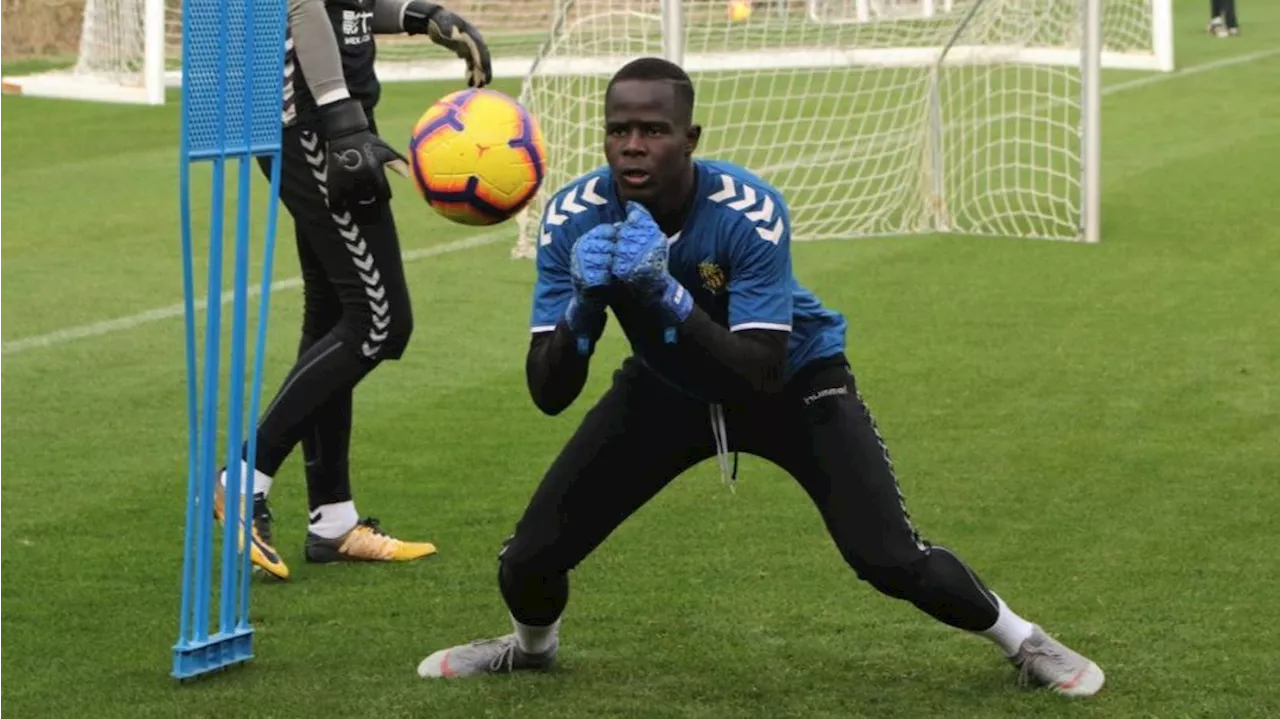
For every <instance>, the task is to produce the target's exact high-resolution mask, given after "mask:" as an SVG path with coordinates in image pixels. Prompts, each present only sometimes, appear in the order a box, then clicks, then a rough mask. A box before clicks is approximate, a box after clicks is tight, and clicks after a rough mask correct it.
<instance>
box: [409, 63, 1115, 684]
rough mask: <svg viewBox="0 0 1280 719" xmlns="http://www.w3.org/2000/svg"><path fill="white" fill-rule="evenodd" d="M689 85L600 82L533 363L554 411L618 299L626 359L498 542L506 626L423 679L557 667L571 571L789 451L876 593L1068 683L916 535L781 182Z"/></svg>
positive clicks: (667, 78)
mask: <svg viewBox="0 0 1280 719" xmlns="http://www.w3.org/2000/svg"><path fill="white" fill-rule="evenodd" d="M693 95H694V93H693V87H692V85H691V83H690V81H689V78H688V77H687V76H686V75H685V73H684V72H683V71H682V70H681V69H680V68H679V67H677V66H675V65H673V64H671V63H669V62H667V61H665V60H659V59H654V58H642V59H639V60H636V61H633V62H632V63H630V64H628V65H626V66H625V67H623V68H622V69H621V70H619V71H618V73H617V74H616V75H615V76H614V77H613V79H612V80H611V81H610V83H609V86H608V89H607V90H606V92H605V128H604V129H605V141H604V147H605V155H606V157H607V160H608V166H607V167H605V168H601V169H599V170H596V171H594V172H592V173H590V174H588V175H586V176H584V177H582V178H580V179H578V180H576V181H574V182H573V183H571V184H570V185H569V186H567V187H566V188H564V189H563V190H561V192H560V193H558V194H557V195H556V196H555V197H554V198H553V199H552V200H551V202H550V203H549V204H548V206H547V209H546V212H545V215H544V220H543V226H542V234H541V240H540V242H539V247H538V259H537V271H538V278H537V282H536V286H535V288H534V297H533V312H532V332H533V336H532V340H531V345H530V348H529V352H528V358H527V376H528V383H529V389H530V392H531V393H532V395H533V399H534V402H535V403H536V404H537V406H538V407H539V408H540V409H541V410H542V411H543V412H545V413H547V414H556V413H558V412H560V411H562V410H564V409H565V408H566V407H567V406H569V404H570V403H572V402H573V401H574V399H575V398H576V397H577V395H578V393H579V392H580V391H581V390H582V387H583V384H584V382H585V380H586V378H587V370H588V362H589V360H590V355H591V352H592V347H593V346H594V342H595V341H596V340H597V339H598V338H599V337H600V335H601V332H602V331H603V329H604V327H605V322H606V319H605V317H606V315H605V309H606V307H607V308H609V309H611V310H612V311H613V315H614V317H615V318H616V319H617V321H618V323H619V325H621V327H622V330H623V332H625V334H626V336H627V339H628V340H629V341H630V343H631V347H632V349H633V351H634V356H632V357H630V358H628V359H627V360H625V361H624V362H623V363H622V366H621V368H619V369H618V370H617V371H616V372H615V373H614V375H613V384H612V387H611V388H610V389H609V390H608V391H607V392H606V393H605V394H604V396H603V397H602V398H601V399H600V400H599V402H597V403H596V405H595V407H594V408H592V409H591V410H590V411H589V412H588V413H587V415H586V416H585V418H584V419H583V422H582V424H581V426H579V428H578V430H577V431H576V433H575V434H574V435H573V437H572V438H571V439H570V440H569V442H568V444H567V445H566V446H565V447H564V449H563V450H562V451H561V453H560V456H559V457H558V458H557V459H556V460H555V461H554V462H553V463H552V464H551V467H550V468H549V469H548V470H547V472H546V474H545V475H544V477H543V478H542V482H541V484H540V486H539V487H538V488H537V490H536V491H535V492H534V493H533V497H532V499H531V501H530V502H529V504H528V506H527V508H526V509H525V511H524V515H523V516H522V517H521V519H520V520H519V523H518V524H517V526H516V529H515V534H514V535H513V536H512V537H511V538H509V539H508V540H507V541H506V543H505V544H504V546H503V548H502V551H501V552H500V554H499V571H498V583H499V586H500V588H501V593H502V596H503V598H504V599H505V601H506V605H507V608H508V610H509V612H510V614H511V617H512V619H513V623H514V629H515V631H514V633H512V634H508V635H506V636H502V637H499V638H497V639H488V640H482V641H477V642H472V643H470V644H463V645H459V646H455V647H452V648H448V649H442V650H439V651H436V652H434V653H433V654H431V655H430V656H428V657H426V658H425V659H423V660H422V662H421V663H420V664H419V666H418V673H419V674H420V675H421V676H423V677H460V676H469V675H478V674H488V673H505V672H510V671H512V670H519V669H545V668H547V667H549V666H550V665H551V664H552V662H553V660H554V658H555V656H556V653H557V650H558V648H559V640H558V631H559V625H560V617H561V614H562V613H563V611H564V608H565V605H566V602H567V599H568V594H569V572H570V571H571V570H572V569H573V568H574V567H575V566H577V565H578V563H579V562H581V561H582V560H583V559H585V558H586V557H587V555H589V554H590V553H591V551H592V550H594V549H595V548H596V547H597V546H599V545H600V544H601V542H603V541H604V540H605V538H606V537H608V536H609V534H610V533H611V532H612V531H613V530H614V529H615V528H617V527H618V525H619V524H621V523H622V522H623V521H625V520H626V518H627V517H628V516H630V515H631V514H632V513H634V512H635V511H636V510H638V509H639V508H640V507H641V506H642V505H644V504H645V503H646V502H647V501H648V500H649V499H651V498H652V497H653V496H654V495H656V494H657V493H658V492H659V491H660V490H662V488H663V487H664V486H666V484H667V483H668V482H670V481H671V480H672V479H674V478H675V477H676V476H678V475H679V474H681V473H682V472H683V471H684V470H686V469H688V468H689V467H691V466H693V465H695V464H697V463H698V462H701V461H702V460H704V459H707V458H710V457H712V456H715V457H717V459H718V460H719V462H720V467H721V471H722V472H723V473H725V474H729V472H730V470H729V467H728V464H729V458H728V453H729V452H730V451H734V452H736V451H743V452H749V453H751V454H755V455H758V456H761V457H764V458H766V459H768V460H770V461H772V462H774V463H776V464H777V465H779V466H781V467H782V468H784V469H786V470H787V471H788V472H789V473H790V474H791V475H792V476H793V477H794V478H795V479H796V480H797V481H798V482H799V483H800V485H801V486H802V487H803V488H804V489H805V491H806V492H807V493H808V495H809V497H810V498H811V499H812V501H813V502H814V504H816V505H817V508H818V510H819V512H820V514H821V516H822V518H823V520H824V522H825V524H826V527H827V530H828V531H829V532H830V534H831V537H832V539H833V540H834V542H835V544H836V546H837V547H838V548H839V550H840V552H841V554H842V555H843V557H844V559H845V560H846V562H848V564H849V566H850V567H851V568H852V569H853V571H854V572H856V574H857V576H858V577H859V578H860V579H862V580H863V581H866V582H867V583H869V584H870V585H871V586H872V587H874V588H876V589H877V590H879V591H880V592H882V593H883V594H886V595H888V596H890V597H895V598H898V599H904V600H907V601H909V602H911V603H912V604H914V605H915V606H916V607H918V608H919V609H921V610H922V611H924V612H925V613H927V614H929V615H930V616H932V617H934V618H935V619H937V620H938V621H941V622H944V623H946V624H948V625H950V626H952V627H956V628H958V629H961V630H965V631H968V632H972V633H974V634H977V635H980V636H983V637H986V638H987V639H989V640H991V641H992V642H994V643H995V644H996V645H997V646H998V647H999V649H1000V650H1002V652H1003V654H1004V655H1005V656H1007V657H1008V658H1009V659H1010V660H1011V661H1012V662H1013V664H1014V665H1015V666H1017V667H1018V668H1020V670H1021V676H1022V677H1023V678H1024V679H1025V680H1029V681H1033V682H1035V683H1037V684H1042V685H1047V686H1049V687H1052V688H1053V689H1054V690H1055V691H1058V692H1061V693H1063V694H1069V695H1090V694H1093V693H1094V692H1097V691H1098V689H1099V688H1100V687H1101V686H1102V683H1103V673H1102V671H1101V670H1100V669H1099V668H1098V666H1097V665H1096V664H1094V663H1093V662H1091V661H1090V660H1088V659H1086V658H1085V657H1083V656H1081V655H1080V654H1078V653H1076V652H1074V651H1072V650H1071V649H1069V648H1067V647H1066V646H1064V645H1063V644H1062V643H1060V642H1059V641H1057V640H1055V639H1053V638H1052V637H1050V636H1049V635H1047V634H1046V633H1045V632H1044V631H1042V630H1041V629H1040V628H1039V627H1038V626H1036V625H1034V624H1032V623H1030V622H1028V621H1027V620H1025V619H1023V618H1021V617H1019V616H1018V615H1017V614H1015V613H1014V612H1013V611H1012V610H1010V609H1009V607H1008V606H1007V605H1006V604H1005V603H1004V602H1003V601H1002V600H1001V598H1000V597H998V596H997V595H996V594H995V593H993V592H992V591H991V590H989V589H987V588H986V587H985V586H984V585H983V584H982V582H981V581H980V580H979V579H978V578H977V575H976V574H975V573H974V572H973V570H971V569H969V568H968V567H967V566H966V565H965V564H964V563H963V562H962V561H961V560H960V559H959V557H957V556H956V555H955V554H954V553H952V552H951V551H950V550H948V549H945V548H943V547H940V546H936V545H931V544H930V543H928V542H926V541H924V540H922V539H921V538H920V536H919V535H918V534H917V532H916V529H915V528H914V527H913V526H912V524H911V521H910V519H909V518H908V516H907V511H906V508H905V507H904V505H903V501H902V497H901V494H900V492H899V489H898V483H897V480H896V478H895V476H894V470H893V465H892V464H891V463H890V460H889V456H888V453H887V451H886V450H885V446H884V443H883V441H882V440H881V438H880V435H879V433H878V431H877V429H876V425H875V423H874V421H873V420H872V418H871V415H870V413H869V411H868V410H867V407H866V405H865V404H864V403H863V401H862V398H861V397H860V396H859V394H858V389H857V386H856V383H855V381H854V377H853V375H852V374H851V372H850V370H849V366H848V362H847V360H846V358H845V355H844V341H845V320H844V318H843V316H842V315H840V314H839V313H837V312H834V311H832V310H830V309H827V308H826V307H824V306H823V305H822V303H821V302H819V300H818V299H817V298H816V297H815V296H814V295H813V294H811V293H810V292H809V291H808V290H806V289H804V288H803V287H801V286H800V285H799V284H798V283H797V281H796V280H795V278H794V277H793V275H792V269H791V253H790V250H791V248H790V236H789V232H790V218H789V214H788V209H787V206H786V202H785V201H784V200H783V197H782V195H781V194H780V193H778V191H777V190H775V189H773V188H772V187H770V186H769V185H768V184H766V183H765V182H764V181H762V180H761V179H760V178H758V177H756V176H755V175H753V174H751V173H749V172H747V171H746V170H744V169H742V168H740V167H738V166H736V165H732V164H729V163H725V162H712V161H706V160H693V159H692V154H693V152H694V150H695V149H696V148H697V144H698V139H699V136H700V133H701V128H700V127H698V126H697V125H694V124H693V122H692V115H693Z"/></svg>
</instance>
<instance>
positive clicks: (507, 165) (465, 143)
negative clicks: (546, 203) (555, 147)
mask: <svg viewBox="0 0 1280 719" xmlns="http://www.w3.org/2000/svg"><path fill="white" fill-rule="evenodd" d="M546 157H547V154H546V148H545V146H544V145H543V140H542V132H541V130H539V128H538V123H537V121H535V120H534V118H533V115H531V114H530V113H529V111H528V110H527V109H526V108H525V107H524V106H523V105H521V104H520V103H519V102H517V101H516V100H515V99H514V98H512V97H509V96H508V95H505V94H503V93H501V92H498V91H497V90H490V89H480V88H475V89H469V90H459V91H458V92H455V93H452V94H449V95H446V96H445V97H442V98H440V99H439V100H438V101H437V102H436V103H435V104H433V105H432V106H431V107H429V108H427V111H426V112H424V113H423V114H422V117H421V118H419V119H418V122H417V124H416V125H414V127H413V137H412V138H411V139H410V141H409V164H410V166H411V167H412V169H413V179H414V182H415V184H416V185H417V186H418V191H419V192H420V193H421V194H422V197H423V199H425V200H426V201H427V204H429V205H431V207H432V208H433V209H435V211H436V212H438V213H440V214H441V215H443V216H444V217H446V218H448V219H450V220H452V221H454V222H458V223H461V224H464V225H494V224H497V223H499V222H504V221H506V220H507V219H509V218H511V217H512V216H513V215H515V214H516V213H518V212H519V211H520V210H521V209H523V208H524V207H525V205H527V204H529V201H530V200H532V199H533V196H534V195H535V194H537V192H538V188H539V187H541V186H542V180H543V178H544V177H546V174H547V166H546Z"/></svg>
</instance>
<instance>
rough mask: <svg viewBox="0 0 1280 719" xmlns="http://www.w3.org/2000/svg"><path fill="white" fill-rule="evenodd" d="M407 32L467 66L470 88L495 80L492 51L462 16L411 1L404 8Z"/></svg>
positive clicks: (433, 5)
mask: <svg viewBox="0 0 1280 719" xmlns="http://www.w3.org/2000/svg"><path fill="white" fill-rule="evenodd" d="M402 24H403V25H404V31H405V32H407V33H409V34H410V35H423V34H425V35H426V36H427V37H429V38H431V41H432V42H434V43H435V44H437V45H440V46H441V47H445V48H448V49H449V50H451V51H453V54H455V55H457V56H458V57H460V58H462V59H463V61H465V62H466V63H467V86H468V87H484V86H485V85H488V84H489V83H490V82H492V81H493V67H492V65H491V63H490V60H489V48H488V47H487V46H486V45H485V44H484V38H483V37H481V36H480V31H479V30H477V29H475V27H474V26H473V25H472V24H471V23H469V22H467V21H466V20H465V19H463V18H462V16H460V15H455V14H454V13H451V12H449V11H448V10H445V9H444V8H442V7H440V6H439V5H435V4H432V3H429V2H426V0H411V1H410V2H409V4H408V5H406V6H405V9H404V21H403V23H402Z"/></svg>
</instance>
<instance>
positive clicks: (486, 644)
mask: <svg viewBox="0 0 1280 719" xmlns="http://www.w3.org/2000/svg"><path fill="white" fill-rule="evenodd" d="M559 646H560V643H559V641H557V642H556V643H555V644H552V645H551V648H550V649H548V650H547V651H545V652H542V653H541V654H529V653H527V652H524V651H522V650H521V649H520V644H519V642H517V641H516V635H514V634H508V635H506V636H505V637H498V638H496V639H483V640H480V641H476V642H471V643H470V644H460V645H458V646H456V647H450V648H449V649H441V650H439V651H437V652H435V653H434V654H432V655H431V656H429V657H427V658H426V659H423V660H422V661H421V662H420V663H419V664H418V676H420V677H422V678H423V679H435V678H446V679H452V678H454V677H471V676H476V675H479V674H510V673H511V672H513V671H516V670H519V669H539V670H541V669H550V668H551V665H552V664H553V663H554V661H555V658H556V650H557V649H559Z"/></svg>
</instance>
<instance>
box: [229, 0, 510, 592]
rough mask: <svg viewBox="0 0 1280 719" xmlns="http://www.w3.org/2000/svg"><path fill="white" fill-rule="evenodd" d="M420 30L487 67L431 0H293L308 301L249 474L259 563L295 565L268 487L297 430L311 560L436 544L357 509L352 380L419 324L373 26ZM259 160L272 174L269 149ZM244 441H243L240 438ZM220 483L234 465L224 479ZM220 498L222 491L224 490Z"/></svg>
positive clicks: (295, 191) (285, 165)
mask: <svg viewBox="0 0 1280 719" xmlns="http://www.w3.org/2000/svg"><path fill="white" fill-rule="evenodd" d="M401 32H404V33H408V34H411V35H415V34H425V35H427V36H428V37H429V38H430V39H431V40H432V41H433V42H435V43H437V44H439V45H441V46H443V47H445V48H447V49H449V50H451V51H453V52H454V53H455V54H456V55H458V56H459V57H460V58H462V59H463V60H464V61H465V63H466V80H467V84H468V85H470V86H472V87H480V86H484V85H486V84H488V83H489V82H490V80H491V79H492V71H491V66H490V59H489V52H488V49H487V48H486V46H485V43H484V40H483V38H482V37H481V35H480V33H479V32H478V31H477V30H476V29H475V28H474V27H473V26H472V25H471V24H470V23H468V22H467V21H466V20H464V19H462V18H461V17H459V16H457V15H455V14H453V13H451V12H449V11H448V10H446V9H444V8H442V7H440V6H439V5H434V4H432V3H430V2H426V0H290V2H289V33H288V37H287V40H286V43H285V52H286V56H285V77H284V98H283V99H284V105H283V122H284V132H283V138H282V142H283V147H282V153H281V154H282V165H281V168H280V169H281V177H280V201H281V202H282V203H283V204H284V206H285V207H286V208H287V209H288V211H289V214H290V215H291V216H292V217H293V221H294V226H295V235H296V239H297V246H298V259H299V263H300V265H301V270H302V279H303V293H304V314H303V320H302V338H301V341H300V343H299V347H298V359H297V362H296V364H295V365H294V367H293V369H292V370H291V371H290V372H289V374H288V376H287V377H286V378H285V380H284V382H283V384H282V386H281V387H280V389H279V390H278V392H277V393H276V395H275V397H274V398H273V399H272V400H271V402H270V404H269V405H268V406H267V408H266V410H265V411H264V412H263V414H262V417H261V419H260V423H259V425H258V428H257V443H256V451H255V454H256V457H254V458H253V461H252V463H251V464H250V463H249V462H248V461H247V460H248V458H247V457H246V463H245V465H244V467H243V471H244V473H247V472H249V471H252V472H253V476H254V492H255V496H254V530H255V535H256V536H255V537H254V547H253V551H252V553H251V554H252V558H253V560H254V563H255V564H256V565H257V566H259V567H260V568H262V569H264V570H266V571H268V572H270V573H271V574H274V575H275V576H277V577H281V578H284V577H287V576H288V568H287V567H286V566H285V564H284V562H283V561H282V560H281V558H280V557H279V555H278V554H277V553H276V552H275V550H274V549H273V548H272V547H271V536H270V535H271V525H270V520H271V515H270V511H269V510H268V507H267V492H268V491H269V489H270V485H271V479H272V476H273V475H274V474H275V473H276V471H277V470H278V469H279V468H280V465H281V464H282V463H283V462H284V460H285V458H286V457H287V456H288V455H289V453H290V452H292V451H293V448H294V447H295V446H296V445H297V444H298V443H299V442H301V443H302V448H303V455H304V457H305V460H306V477H307V495H308V505H309V507H310V513H309V514H310V526H309V528H308V533H307V540H306V546H305V555H306V559H307V560H308V561H312V562H327V561H334V560H391V561H395V560H409V559H417V558H419V557H423V556H427V555H430V554H433V553H434V552H435V547H434V546H433V545H431V544H430V543H426V542H412V543H411V542H401V541H399V540H396V539H394V538H392V537H390V536H389V535H387V534H386V533H384V532H382V531H381V530H380V529H379V527H378V524H377V521H376V520H372V519H364V520H361V519H359V516H358V515H357V513H356V510H355V505H354V502H353V501H352V495H351V486H350V477H349V468H348V450H349V447H350V441H351V416H352V391H353V389H354V388H355V386H356V384H358V383H359V382H360V380H361V379H362V378H364V377H365V375H367V374H369V372H371V371H372V370H373V369H374V368H375V367H377V366H378V365H379V364H380V363H381V362H382V361H384V360H394V359H398V358H399V357H400V356H401V355H402V353H403V352H404V350H405V347H406V346H407V344H408V342H409V338H410V336H411V334H412V332H413V314H412V311H411V308H410V302H409V292H408V288H407V286H406V284H405V278H404V268H403V266H402V263H401V258H400V246H399V239H398V237H397V234H396V226H395V219H394V218H393V216H392V213H391V208H390V205H389V201H390V199H391V190H390V186H389V184H388V182H387V178H386V175H385V171H384V166H387V165H390V166H391V167H392V168H393V169H397V170H398V171H400V172H402V173H407V166H406V165H405V163H406V162H407V161H406V160H405V159H404V158H403V157H402V156H401V155H400V154H399V153H397V152H396V151H395V150H393V149H392V148H391V147H390V146H389V145H387V143H385V142H384V141H383V140H382V139H381V138H379V137H378V129H377V124H376V121H375V119H374V108H375V107H376V106H377V104H378V99H379V96H380V94H381V85H380V83H379V81H378V77H377V75H376V73H375V70H374V60H375V57H376V52H377V51H376V42H375V35H377V34H390V33H401ZM262 169H263V171H264V172H266V173H268V174H269V173H270V171H271V167H270V162H269V160H264V161H263V163H262ZM246 450H247V445H246ZM225 483H226V473H225V471H224V473H223V475H222V484H223V485H225ZM218 506H219V509H220V503H219V505H218Z"/></svg>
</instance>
